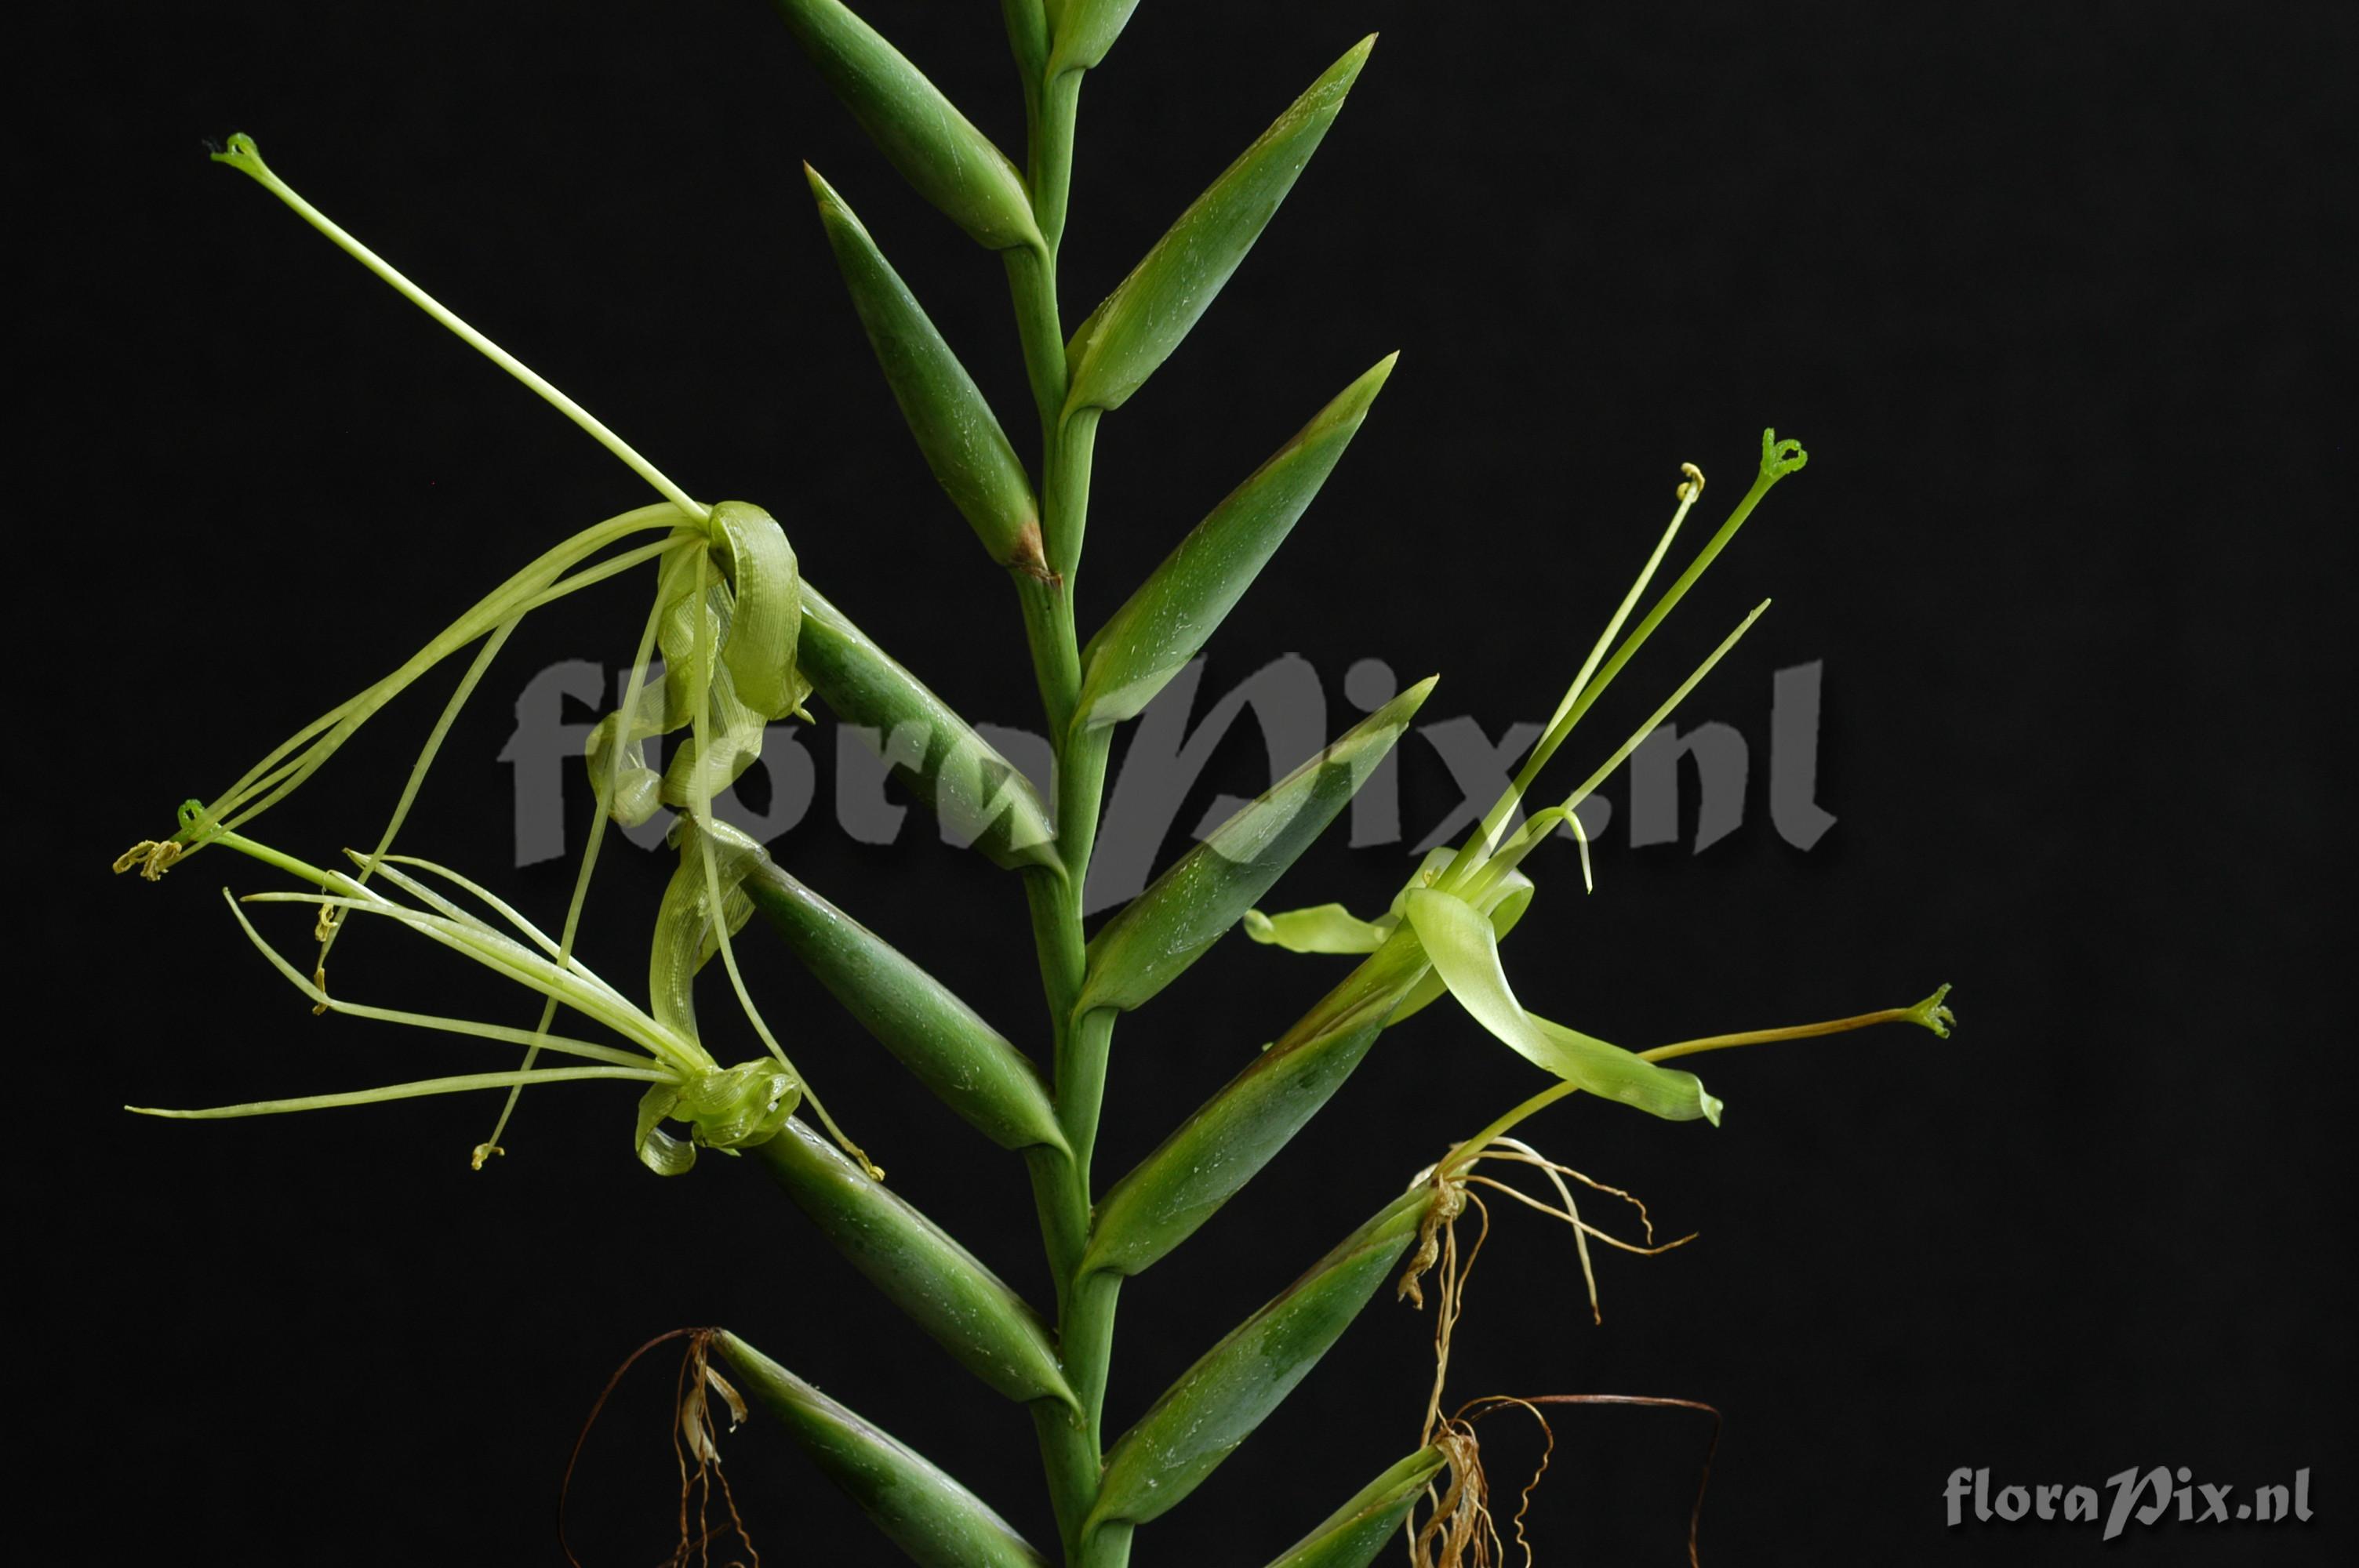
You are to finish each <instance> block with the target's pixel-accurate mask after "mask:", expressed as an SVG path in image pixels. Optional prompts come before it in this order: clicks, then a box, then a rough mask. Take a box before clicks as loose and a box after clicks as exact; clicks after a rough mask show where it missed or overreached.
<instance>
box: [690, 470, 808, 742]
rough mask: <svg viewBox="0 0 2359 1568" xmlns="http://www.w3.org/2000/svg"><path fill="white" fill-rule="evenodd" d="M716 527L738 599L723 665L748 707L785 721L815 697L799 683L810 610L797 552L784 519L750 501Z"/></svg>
mask: <svg viewBox="0 0 2359 1568" xmlns="http://www.w3.org/2000/svg"><path fill="white" fill-rule="evenodd" d="M710 526H711V527H712V537H713V540H714V548H713V554H714V556H715V557H717V558H718V559H719V561H720V563H721V567H722V570H723V572H724V573H726V574H727V579H728V583H729V592H730V598H731V614H730V617H729V636H728V640H727V641H726V642H724V643H722V645H721V662H722V664H723V666H724V667H726V668H727V670H728V671H729V675H730V677H731V679H732V681H733V682H734V684H735V687H736V691H737V697H738V699H739V700H740V701H742V702H744V703H745V706H746V707H748V708H752V709H753V710H754V711H755V713H756V714H757V715H759V716H760V717H761V718H762V719H766V720H767V719H784V718H785V717H787V715H788V714H790V713H792V712H794V711H795V710H796V709H797V708H800V707H801V706H802V700H803V697H804V696H805V694H806V693H808V692H809V691H810V687H809V686H807V685H806V684H805V683H803V682H802V681H800V680H799V679H798V678H797V677H796V675H795V643H796V640H797V639H798V638H799V636H800V635H801V633H802V624H803V606H802V577H801V574H800V573H799V571H798V570H797V569H796V566H795V551H794V546H791V545H789V544H788V543H787V534H786V530H785V529H783V528H781V527H779V526H778V521H777V518H775V517H773V516H771V515H770V514H768V513H766V512H765V511H763V510H762V509H761V508H760V507H758V506H754V505H750V504H748V503H745V502H743V501H724V502H723V503H720V504H719V505H718V506H715V507H714V508H713V509H712V522H711V524H710Z"/></svg>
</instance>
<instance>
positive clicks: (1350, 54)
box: [1327, 33, 1376, 87]
mask: <svg viewBox="0 0 2359 1568" xmlns="http://www.w3.org/2000/svg"><path fill="white" fill-rule="evenodd" d="M1375 47H1376V35H1375V34H1374V33H1370V34H1369V35H1368V36H1367V37H1366V38H1362V39H1361V40H1360V41H1359V42H1358V43H1356V44H1353V46H1352V47H1351V48H1350V49H1345V50H1344V51H1343V59H1339V60H1337V61H1336V62H1335V63H1334V64H1333V65H1332V66H1330V67H1328V68H1327V69H1328V70H1329V71H1330V72H1333V71H1336V70H1341V71H1342V72H1343V85H1344V86H1346V87H1349V86H1351V84H1352V83H1353V81H1356V80H1358V78H1359V75H1360V68H1361V67H1362V66H1364V65H1366V64H1367V63H1368V55H1369V52H1370V51H1371V50H1373V49H1375Z"/></svg>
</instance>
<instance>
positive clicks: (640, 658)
mask: <svg viewBox="0 0 2359 1568" xmlns="http://www.w3.org/2000/svg"><path fill="white" fill-rule="evenodd" d="M667 544H669V545H670V546H673V547H676V548H679V549H683V550H686V549H694V550H696V551H698V552H699V553H700V554H701V553H702V551H703V548H704V546H703V542H702V541H701V540H690V541H684V542H683V541H679V540H670V541H667ZM685 558H686V557H679V556H676V557H671V558H669V559H668V560H666V561H665V562H664V564H663V566H662V567H661V568H659V569H658V572H657V573H656V600H655V603H654V604H653V605H652V606H651V607H650V608H649V609H648V611H647V621H646V622H644V623H643V624H642V625H641V626H640V628H639V645H638V649H637V651H636V653H635V654H632V656H631V678H630V679H629V680H628V681H627V682H625V685H624V689H623V699H622V703H621V708H620V711H619V712H618V714H617V715H616V718H615V720H614V722H615V730H614V736H615V740H614V745H613V746H612V747H611V748H609V750H608V755H607V758H606V787H605V789H604V790H603V792H596V793H598V803H597V804H598V809H597V810H595V811H593V812H592V813H591V816H590V838H589V842H587V843H586V844H584V845H583V846H582V865H581V869H580V870H578V871H575V872H574V874H573V896H572V898H571V899H570V900H569V901H568V902H567V903H566V905H565V927H564V930H563V932H562V934H561V935H560V936H559V937H558V939H557V947H558V959H557V961H558V962H559V963H560V964H568V963H571V961H572V957H573V938H574V935H575V934H576V933H577V932H578V931H580V929H581V927H582V908H583V907H584V906H585V905H586V904H587V903H589V901H590V873H591V872H592V871H594V870H595V869H596V868H597V865H598V851H599V850H600V849H603V847H604V845H605V842H606V806H607V803H609V802H611V801H613V800H614V799H615V798H616V795H617V792H618V791H619V790H620V789H621V787H622V777H623V756H624V753H625V752H627V751H629V750H630V747H631V737H632V735H633V734H634V733H636V731H635V730H633V728H632V725H633V723H634V722H635V721H636V719H637V717H638V705H639V697H640V692H641V690H642V688H643V687H645V686H646V685H647V663H648V661H649V659H650V658H652V657H653V655H654V654H655V646H656V629H657V628H658V626H660V625H661V624H662V623H663V612H664V605H665V603H666V602H667V601H668V600H669V598H670V593H669V585H670V582H671V577H672V573H673V572H674V571H676V570H678V569H679V566H680V563H681V562H682V561H683V560H684V559H685ZM556 1017H557V1001H556V999H555V998H551V999H549V1001H548V1002H546V1003H545V1004H543V1006H542V1007H541V1010H540V1022H538V1024H536V1025H535V1026H534V1029H533V1033H534V1034H535V1035H536V1036H538V1035H541V1034H545V1033H548V1031H549V1024H550V1023H551V1022H554V1021H555V1020H556ZM539 1056H540V1047H539V1046H538V1045H537V1044H536V1045H531V1046H527V1048H526V1050H525V1054H524V1065H525V1068H526V1070H527V1071H529V1070H530V1069H531V1067H532V1065H533V1063H534V1062H536V1061H538V1059H539ZM521 1098H524V1080H522V1079H518V1080H517V1081H516V1087H513V1088H511V1089H510V1090H509V1091H508V1098H507V1099H506V1102H505V1103H503V1104H502V1105H501V1107H500V1114H499V1115H498V1116H497V1117H495V1119H493V1121H492V1131H491V1136H490V1137H488V1138H486V1139H484V1141H482V1142H481V1143H478V1144H476V1145H475V1147H474V1149H473V1151H472V1152H470V1153H469V1155H468V1164H469V1165H470V1166H471V1167H472V1168H473V1169H475V1170H478V1171H480V1170H482V1169H483V1168H484V1161H485V1160H488V1159H490V1158H491V1157H492V1156H493V1155H495V1154H504V1153H506V1152H507V1151H506V1150H505V1149H503V1148H501V1147H500V1134H502V1133H503V1132H506V1130H507V1126H508V1119H509V1118H510V1117H512V1116H514V1115H515V1114H516V1101H517V1100H519V1099H521Z"/></svg>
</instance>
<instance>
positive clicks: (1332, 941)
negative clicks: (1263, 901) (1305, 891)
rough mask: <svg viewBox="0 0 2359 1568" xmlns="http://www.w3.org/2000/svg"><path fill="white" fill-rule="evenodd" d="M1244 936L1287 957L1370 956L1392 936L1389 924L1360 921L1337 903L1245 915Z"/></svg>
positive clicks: (1249, 912) (1251, 910)
mask: <svg viewBox="0 0 2359 1568" xmlns="http://www.w3.org/2000/svg"><path fill="white" fill-rule="evenodd" d="M1393 925H1394V923H1392V922H1386V923H1385V924H1381V925H1379V924H1376V923H1375V922H1371V921H1366V920H1363V919H1361V918H1360V917H1359V916H1358V915H1356V914H1353V913H1352V912H1351V911H1350V910H1348V909H1345V908H1344V907H1343V905H1342V904H1340V903H1315V904H1312V905H1311V906H1310V908H1309V909H1289V910H1286V911H1284V912H1283V913H1280V914H1263V913H1262V912H1261V911H1260V910H1258V909H1248V910H1246V911H1245V935H1248V936H1250V937H1252V938H1253V939H1254V940H1255V941H1256V942H1259V943H1261V944H1262V945H1263V946H1267V947H1283V948H1285V949H1286V950H1287V951H1288V952H1289V953H1373V952H1375V950H1376V949H1377V948H1379V947H1381V946H1384V945H1385V938H1386V937H1387V936H1389V935H1392V931H1393Z"/></svg>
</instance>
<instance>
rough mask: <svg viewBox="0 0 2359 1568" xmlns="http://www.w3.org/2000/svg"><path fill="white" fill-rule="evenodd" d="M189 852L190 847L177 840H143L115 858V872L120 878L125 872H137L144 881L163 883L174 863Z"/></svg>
mask: <svg viewBox="0 0 2359 1568" xmlns="http://www.w3.org/2000/svg"><path fill="white" fill-rule="evenodd" d="M188 852H189V849H188V846H187V845H185V844H183V843H181V842H180V841H179V840H178V839H176V838H166V839H163V840H161V841H158V840H157V839H154V838H142V839H141V840H139V842H137V843H136V844H134V845H132V846H131V848H129V849H125V850H124V851H123V853H121V854H120V855H117V856H116V857H115V858H114V871H115V874H116V875H117V876H120V875H122V874H123V873H124V872H125V871H134V870H136V871H138V873H139V880H140V881H149V882H155V881H163V880H164V873H165V872H166V871H170V870H171V869H172V865H173V862H175V861H177V860H179V858H180V857H181V856H182V855H185V854H187V853H188Z"/></svg>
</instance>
